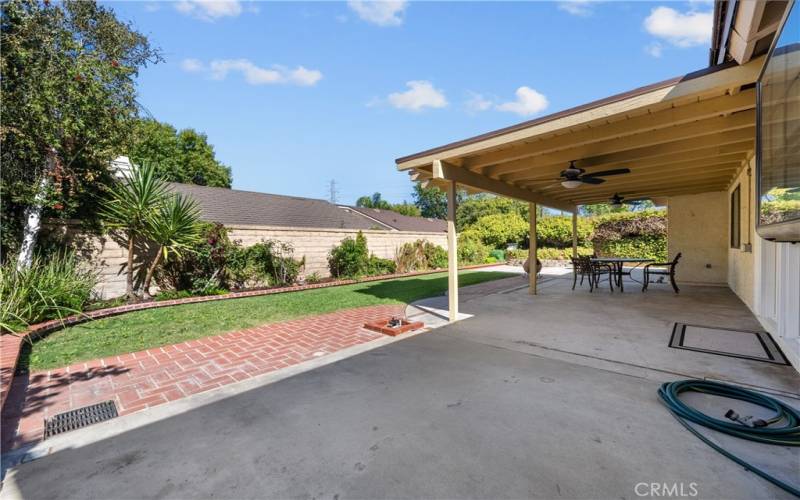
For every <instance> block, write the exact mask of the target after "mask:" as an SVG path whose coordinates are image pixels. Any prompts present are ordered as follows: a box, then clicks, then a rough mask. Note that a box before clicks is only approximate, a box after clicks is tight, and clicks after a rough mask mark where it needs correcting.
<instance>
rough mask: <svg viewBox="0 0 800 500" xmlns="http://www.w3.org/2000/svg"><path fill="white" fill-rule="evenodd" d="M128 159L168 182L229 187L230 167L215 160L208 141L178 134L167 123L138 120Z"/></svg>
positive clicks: (194, 134) (195, 134) (182, 132)
mask: <svg viewBox="0 0 800 500" xmlns="http://www.w3.org/2000/svg"><path fill="white" fill-rule="evenodd" d="M128 156H129V157H130V159H131V161H132V162H133V163H134V164H136V165H142V164H152V165H155V166H156V173H157V174H158V176H159V177H161V178H162V179H164V180H166V181H169V182H181V183H184V184H198V185H201V186H212V187H225V188H230V187H231V181H232V179H231V169H230V167H228V166H225V165H223V164H222V163H220V162H219V161H218V160H217V159H216V155H215V153H214V147H213V146H212V145H211V144H209V143H208V137H207V136H206V135H205V134H203V133H200V132H197V131H196V130H194V129H191V128H187V129H183V130H180V131H178V130H177V129H176V128H175V127H173V126H172V125H170V124H168V123H162V122H159V121H156V120H151V119H148V120H138V121H137V122H136V126H135V133H134V139H133V141H132V145H131V149H130V151H129V153H128Z"/></svg>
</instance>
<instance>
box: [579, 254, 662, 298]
mask: <svg viewBox="0 0 800 500" xmlns="http://www.w3.org/2000/svg"><path fill="white" fill-rule="evenodd" d="M592 262H595V263H597V264H608V265H610V266H611V269H612V270H613V271H614V276H615V279H614V281H615V283H616V285H617V286H618V287H619V291H620V292H624V291H625V288H624V287H623V283H622V281H623V280H622V278H623V276H624V275H625V274H627V275H628V276H630V274H631V273H630V271H628V272H627V273H626V272H624V270H623V266H624V265H625V264H636V265H635V266H633V267H634V269H635V268H637V267H639V266H640V265H642V264H648V263H650V262H655V260H654V259H645V258H641V257H594V258H592ZM631 279H633V278H631ZM634 281H636V280H634Z"/></svg>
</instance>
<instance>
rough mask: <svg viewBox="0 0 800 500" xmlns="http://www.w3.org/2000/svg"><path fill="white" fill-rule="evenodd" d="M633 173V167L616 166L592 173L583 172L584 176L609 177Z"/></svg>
mask: <svg viewBox="0 0 800 500" xmlns="http://www.w3.org/2000/svg"><path fill="white" fill-rule="evenodd" d="M629 173H631V169H629V168H615V169H613V170H601V171H600V172H592V173H590V174H583V177H584V178H586V177H608V176H609V175H621V174H629Z"/></svg>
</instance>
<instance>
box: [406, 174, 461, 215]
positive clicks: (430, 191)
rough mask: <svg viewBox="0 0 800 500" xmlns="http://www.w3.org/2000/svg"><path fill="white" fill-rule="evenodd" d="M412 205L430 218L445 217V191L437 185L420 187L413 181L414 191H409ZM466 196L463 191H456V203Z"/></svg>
mask: <svg viewBox="0 0 800 500" xmlns="http://www.w3.org/2000/svg"><path fill="white" fill-rule="evenodd" d="M411 196H412V198H413V199H414V205H416V206H417V208H419V211H420V214H421V215H422V216H423V217H429V218H432V219H446V218H447V193H445V192H444V191H442V190H441V189H439V188H437V187H422V185H420V184H419V183H414V191H413V192H412V193H411ZM466 197H467V194H466V193H465V192H464V191H461V190H459V191H457V192H456V204H457V205H458V204H460V203H461V202H462V201H464V200H465V199H466Z"/></svg>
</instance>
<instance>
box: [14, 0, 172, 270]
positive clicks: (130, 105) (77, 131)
mask: <svg viewBox="0 0 800 500" xmlns="http://www.w3.org/2000/svg"><path fill="white" fill-rule="evenodd" d="M0 16H1V17H0V32H1V33H2V40H3V50H2V53H0V74H2V75H3V77H2V80H0V85H2V95H3V99H2V109H1V110H0V113H2V116H3V122H2V127H0V140H1V141H2V156H1V157H0V161H2V165H3V168H2V175H1V176H0V178H1V179H2V181H1V182H0V196H2V199H3V204H2V220H1V221H0V223H2V226H3V236H2V253H3V255H4V257H5V256H6V255H8V254H9V253H13V252H16V251H17V250H18V248H19V243H20V240H21V238H22V228H23V226H24V215H23V214H24V212H25V209H26V208H27V207H28V206H30V205H31V204H32V203H34V198H35V197H36V195H37V192H39V193H41V192H43V191H44V193H43V194H44V196H40V197H39V198H37V203H40V204H41V205H43V206H44V208H45V209H47V212H46V213H47V214H48V215H50V216H54V217H61V218H71V217H83V216H89V217H90V216H91V215H92V214H94V213H96V211H97V210H96V204H97V196H96V194H97V193H98V192H102V191H103V190H104V187H105V186H108V184H109V183H110V182H111V177H110V174H109V170H108V165H109V162H110V161H111V160H112V159H113V158H115V157H116V156H119V155H121V154H124V152H125V149H126V145H127V144H128V142H129V139H130V133H131V130H132V124H133V122H134V121H135V119H136V116H137V113H138V105H137V103H136V86H135V78H136V76H137V74H138V72H139V70H140V69H141V68H143V67H145V66H146V65H147V64H149V63H157V62H159V61H160V60H161V56H160V53H159V51H158V50H157V49H155V48H153V47H151V45H150V43H149V41H148V40H147V38H146V37H145V36H144V35H142V34H141V33H139V32H137V31H136V30H135V29H134V28H133V27H132V26H131V25H130V24H128V23H125V22H122V21H120V20H118V19H117V18H116V17H115V15H114V12H113V10H111V9H109V8H108V7H104V6H100V5H98V4H97V3H96V2H94V1H73V0H65V1H62V2H49V1H45V2H38V1H36V0H8V1H6V2H3V8H2V14H0Z"/></svg>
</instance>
